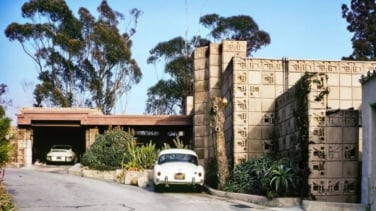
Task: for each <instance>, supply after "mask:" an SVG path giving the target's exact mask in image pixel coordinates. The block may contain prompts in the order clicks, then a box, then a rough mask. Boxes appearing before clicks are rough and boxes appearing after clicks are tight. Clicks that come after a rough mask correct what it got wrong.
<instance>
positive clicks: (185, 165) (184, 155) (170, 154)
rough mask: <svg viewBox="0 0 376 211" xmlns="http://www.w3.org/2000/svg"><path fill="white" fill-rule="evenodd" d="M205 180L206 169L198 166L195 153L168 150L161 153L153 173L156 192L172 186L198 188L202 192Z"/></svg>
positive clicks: (187, 150)
mask: <svg viewBox="0 0 376 211" xmlns="http://www.w3.org/2000/svg"><path fill="white" fill-rule="evenodd" d="M204 180H205V172H204V168H203V167H202V166H200V165H198V159H197V154H196V153H195V152H194V151H192V150H189V149H166V150H162V151H161V152H160V153H159V155H158V160H157V162H156V164H155V165H154V172H153V182H154V190H155V191H157V192H159V191H162V190H163V188H166V187H169V186H170V185H185V186H193V187H196V188H197V190H198V191H199V192H201V191H202V186H203V185H204Z"/></svg>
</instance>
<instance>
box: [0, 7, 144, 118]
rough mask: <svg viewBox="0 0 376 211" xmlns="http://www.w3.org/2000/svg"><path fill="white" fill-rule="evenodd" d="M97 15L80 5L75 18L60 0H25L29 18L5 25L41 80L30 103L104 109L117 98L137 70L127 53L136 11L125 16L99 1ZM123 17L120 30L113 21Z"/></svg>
mask: <svg viewBox="0 0 376 211" xmlns="http://www.w3.org/2000/svg"><path fill="white" fill-rule="evenodd" d="M97 11H98V14H99V16H98V18H97V19H96V18H95V17H94V16H93V15H92V14H91V13H90V11H89V10H88V9H86V8H84V7H81V8H80V9H79V11H78V14H79V17H78V18H77V17H75V16H74V14H73V13H72V11H71V10H70V8H69V7H68V5H67V4H66V2H65V1H64V0H55V1H51V0H30V1H29V2H26V3H25V4H24V5H23V6H22V16H23V17H24V18H28V19H29V20H31V22H27V23H24V24H20V23H11V24H10V25H8V27H7V28H6V30H5V35H6V36H7V38H8V39H9V40H10V41H17V42H19V43H20V44H21V46H22V49H23V50H24V52H25V53H26V54H27V55H28V56H30V57H31V58H32V59H33V60H34V62H35V63H36V64H37V67H38V70H39V76H38V79H39V80H40V83H39V84H37V85H36V87H35V89H34V98H35V104H34V106H37V107H41V106H61V107H72V106H83V105H85V106H90V107H96V108H99V109H101V110H102V112H103V113H105V114H109V113H111V110H112V109H113V107H114V105H115V103H116V101H117V100H118V99H119V98H120V97H121V96H122V95H123V94H124V93H126V92H127V91H129V90H130V89H131V87H132V85H134V84H137V83H138V82H139V81H140V79H141V77H142V73H141V70H140V68H139V66H138V64H137V62H136V61H135V60H134V59H133V58H132V54H131V47H132V40H131V36H132V35H133V34H134V33H135V32H136V29H135V28H136V26H137V21H138V18H139V16H140V15H141V14H142V12H141V11H139V10H137V9H133V10H131V12H130V17H131V18H130V20H125V19H124V17H125V16H124V15H123V14H122V13H120V12H117V11H115V10H113V9H112V8H111V7H110V6H109V5H108V3H107V1H105V0H103V1H102V2H101V3H100V5H99V6H98V8H97ZM122 21H128V23H129V24H130V26H131V27H130V28H129V29H126V31H125V32H123V33H121V32H120V30H119V29H118V25H119V23H120V22H122Z"/></svg>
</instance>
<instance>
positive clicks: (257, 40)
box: [200, 14, 271, 56]
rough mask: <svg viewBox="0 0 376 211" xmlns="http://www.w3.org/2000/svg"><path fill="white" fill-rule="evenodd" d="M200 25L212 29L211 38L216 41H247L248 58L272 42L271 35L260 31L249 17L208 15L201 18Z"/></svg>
mask: <svg viewBox="0 0 376 211" xmlns="http://www.w3.org/2000/svg"><path fill="white" fill-rule="evenodd" d="M200 23H201V24H202V25H203V26H204V27H206V28H209V29H210V33H209V36H211V37H212V38H214V39H215V40H224V39H231V40H245V41H247V54H248V56H251V55H252V53H253V52H256V51H257V50H259V49H260V48H261V47H263V46H266V45H268V44H270V41H271V40H270V36H269V34H268V33H267V32H265V31H262V30H260V29H259V27H258V25H257V23H256V22H255V21H254V20H253V18H252V17H250V16H248V15H237V16H230V17H222V16H220V15H218V14H208V15H204V16H202V17H201V18H200Z"/></svg>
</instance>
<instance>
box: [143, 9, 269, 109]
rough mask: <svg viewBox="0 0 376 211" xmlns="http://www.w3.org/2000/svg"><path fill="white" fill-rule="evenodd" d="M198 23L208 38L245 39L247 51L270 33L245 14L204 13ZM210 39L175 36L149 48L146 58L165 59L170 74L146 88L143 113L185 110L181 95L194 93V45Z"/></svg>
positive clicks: (266, 41)
mask: <svg viewBox="0 0 376 211" xmlns="http://www.w3.org/2000/svg"><path fill="white" fill-rule="evenodd" d="M200 24H202V25H203V26H204V27H206V28H209V29H210V30H211V31H210V33H209V38H213V39H214V40H223V39H233V40H246V41H247V52H248V55H251V54H252V52H255V51H257V50H259V49H260V48H261V47H263V46H266V45H268V44H269V43H270V36H269V34H268V33H266V32H265V31H262V30H260V29H259V27H258V25H257V24H256V22H255V21H254V20H253V19H252V18H251V17H250V16H246V15H239V16H231V17H221V16H219V15H217V14H209V15H204V16H202V17H201V18H200ZM209 43H210V40H208V39H205V38H201V37H200V36H194V37H193V38H192V39H191V40H189V41H188V40H184V39H183V38H182V37H176V38H173V39H171V40H169V41H166V42H160V43H158V44H157V45H156V47H154V48H153V49H151V50H150V56H149V58H148V60H147V62H148V63H149V64H155V63H157V62H160V61H162V60H164V61H165V62H166V64H165V72H166V73H167V74H168V76H169V78H168V79H167V80H159V81H158V82H157V84H156V85H154V86H152V87H150V88H149V89H148V92H147V95H148V98H147V101H146V109H145V113H149V114H175V113H182V112H183V111H184V103H185V102H184V99H185V97H186V96H188V95H193V58H192V57H191V54H192V52H193V50H194V48H195V47H200V46H206V45H209Z"/></svg>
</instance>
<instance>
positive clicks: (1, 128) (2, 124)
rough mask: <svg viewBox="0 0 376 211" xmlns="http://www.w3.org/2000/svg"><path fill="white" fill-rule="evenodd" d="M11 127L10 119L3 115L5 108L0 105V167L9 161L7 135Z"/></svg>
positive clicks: (8, 140)
mask: <svg viewBox="0 0 376 211" xmlns="http://www.w3.org/2000/svg"><path fill="white" fill-rule="evenodd" d="M10 127H11V119H10V118H8V117H6V116H5V110H4V108H3V106H1V105H0V167H3V166H5V164H6V163H7V162H8V161H9V152H10V149H11V148H10V140H11V139H12V137H11V136H10V135H9V132H10Z"/></svg>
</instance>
